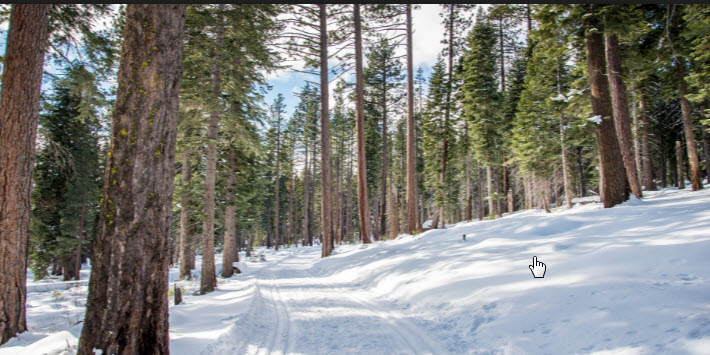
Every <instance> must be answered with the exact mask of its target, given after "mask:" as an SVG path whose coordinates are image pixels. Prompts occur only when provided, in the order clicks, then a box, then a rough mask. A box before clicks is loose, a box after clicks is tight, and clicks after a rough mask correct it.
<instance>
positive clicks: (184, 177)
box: [180, 128, 195, 280]
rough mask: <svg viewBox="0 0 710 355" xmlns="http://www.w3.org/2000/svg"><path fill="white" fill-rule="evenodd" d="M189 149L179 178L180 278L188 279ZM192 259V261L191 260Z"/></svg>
mask: <svg viewBox="0 0 710 355" xmlns="http://www.w3.org/2000/svg"><path fill="white" fill-rule="evenodd" d="M190 132H192V130H191V129H190V128H188V129H187V130H185V138H188V137H190V135H191V134H190ZM190 155H191V151H190V149H189V148H188V147H187V146H186V147H185V150H184V151H183V156H182V167H181V171H180V173H181V180H180V184H181V185H182V195H181V196H180V280H190V279H191V278H192V272H191V271H192V269H193V267H194V260H195V240H194V238H193V236H192V233H191V230H190V178H191V177H192V170H191V167H190ZM191 261H192V262H191Z"/></svg>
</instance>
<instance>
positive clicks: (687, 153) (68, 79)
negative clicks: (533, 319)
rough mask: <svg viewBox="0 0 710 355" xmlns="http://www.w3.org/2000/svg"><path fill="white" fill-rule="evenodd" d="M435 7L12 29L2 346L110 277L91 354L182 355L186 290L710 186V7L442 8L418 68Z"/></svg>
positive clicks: (282, 7) (239, 11) (90, 13)
mask: <svg viewBox="0 0 710 355" xmlns="http://www.w3.org/2000/svg"><path fill="white" fill-rule="evenodd" d="M419 7H420V5H411V4H379V5H375V4H368V5H360V4H327V5H326V4H320V5H296V4H289V5H286V4H195V5H192V4H188V5H185V4H178V5H162V4H128V5H108V4H98V5H96V4H14V5H0V21H2V23H3V24H5V27H2V28H4V29H5V30H4V31H5V32H6V33H3V34H2V35H3V36H6V37H7V40H6V41H5V43H4V45H3V46H4V47H5V54H4V55H3V56H2V57H0V59H1V60H2V62H1V65H2V77H1V78H0V80H1V85H0V344H3V343H6V342H8V341H10V340H11V339H13V338H15V337H17V336H18V334H21V333H23V332H25V331H27V330H28V324H27V320H26V318H27V316H26V314H27V309H26V304H27V302H28V301H27V297H28V291H27V289H26V287H27V286H26V279H28V275H31V278H30V279H29V280H35V281H38V280H43V279H45V280H48V279H51V278H55V279H56V278H59V279H61V280H63V281H79V280H81V279H82V275H81V270H82V268H83V269H85V270H87V269H89V265H90V276H89V282H88V295H87V298H86V313H85V316H84V318H83V320H82V321H81V322H83V323H82V329H81V336H80V337H79V342H78V347H77V348H76V351H77V353H79V354H93V353H94V351H96V350H102V351H104V354H114V353H116V354H118V353H120V354H124V353H127V354H153V353H155V354H157V353H160V354H167V353H169V352H170V341H171V340H170V337H169V331H170V330H169V327H168V312H169V307H170V303H169V302H170V300H171V297H174V292H177V286H176V288H175V291H174V290H173V289H171V288H169V287H168V285H169V283H170V282H171V281H173V280H169V270H170V269H173V268H175V269H176V270H179V271H177V272H179V276H178V280H190V281H193V282H196V283H197V284H198V285H199V288H198V290H196V295H195V297H205V296H198V294H199V295H208V294H210V293H213V292H214V291H215V290H219V288H220V285H221V282H222V281H220V280H222V279H226V278H233V277H237V276H238V275H237V276H234V275H235V273H240V272H242V271H243V270H240V267H237V266H235V265H241V264H236V263H237V262H244V261H246V260H249V259H248V258H252V257H258V256H259V255H261V254H260V253H257V252H256V250H257V249H258V250H272V251H273V252H274V253H275V252H277V251H283V250H291V249H298V248H303V247H315V248H317V249H318V250H319V257H320V258H325V259H328V258H332V256H334V255H336V254H337V252H335V250H336V249H337V248H338V247H339V246H347V245H366V244H371V243H378V242H382V241H388V240H389V241H393V240H397V239H400V238H401V236H402V235H408V236H414V237H416V236H418V235H421V234H422V233H424V232H425V231H429V230H437V229H448V228H451V226H452V225H454V224H457V223H459V222H471V221H496V220H499V219H500V223H502V224H504V220H505V219H504V217H506V216H513V215H514V214H515V213H519V212H520V211H526V210H538V211H543V213H544V214H553V213H555V212H556V211H562V210H569V209H572V208H573V205H574V203H573V199H579V198H590V197H591V198H592V199H596V200H595V201H598V202H599V203H600V204H601V206H603V208H605V209H607V208H612V207H614V206H618V205H621V204H624V203H627V202H628V201H634V200H635V199H638V200H643V199H644V197H645V196H646V195H648V194H649V193H651V194H652V193H654V192H655V191H657V190H662V189H664V188H669V187H677V188H678V189H681V190H682V189H686V184H687V187H689V188H690V191H700V190H702V189H703V188H704V181H705V182H706V183H709V184H710V137H708V134H709V132H710V131H709V130H708V125H710V6H708V5H705V4H616V5H601V4H495V5H482V4H440V5H438V6H437V9H438V11H439V13H438V21H439V22H440V23H441V25H442V26H441V28H442V29H443V32H442V33H441V38H439V41H440V43H441V44H442V50H441V51H440V53H438V55H437V57H436V61H435V63H434V64H433V65H432V66H422V65H419V66H418V67H415V64H414V63H415V60H416V59H415V58H416V57H417V56H418V53H417V51H416V50H415V49H416V48H417V46H415V42H416V41H418V38H417V37H418V35H419V34H420V33H418V31H414V30H413V12H416V11H417V10H419ZM415 20H416V19H415ZM99 24H100V25H99ZM418 29H419V31H420V32H421V31H422V30H426V29H425V28H422V27H419V28H418ZM285 73H298V74H299V75H301V76H300V77H302V78H305V79H304V80H303V82H302V84H299V87H297V88H293V90H292V88H291V87H286V88H285V89H284V88H283V87H280V86H279V85H281V84H279V83H278V82H276V81H274V80H273V79H274V78H276V77H278V76H279V75H285ZM282 86H283V85H282ZM277 91H278V93H276V92H277ZM289 96H291V97H289ZM267 97H268V98H269V99H267ZM271 98H273V100H272V99H271ZM287 102H296V104H295V105H294V106H293V107H289V105H288V104H287ZM654 196H655V195H654ZM582 200H583V199H582ZM465 237H466V234H464V239H465ZM304 250H305V249H304ZM196 260H199V262H196ZM28 272H29V274H28ZM528 276H529V275H528ZM84 277H85V276H84ZM175 303H176V304H177V303H178V302H177V301H175ZM171 319H172V318H171ZM459 350H460V349H459ZM466 351H468V350H466ZM570 351H571V352H575V350H574V349H572V350H570ZM285 352H286V351H285V350H284V353H285Z"/></svg>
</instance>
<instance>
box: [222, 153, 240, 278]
mask: <svg viewBox="0 0 710 355" xmlns="http://www.w3.org/2000/svg"><path fill="white" fill-rule="evenodd" d="M227 164H228V167H227V196H225V197H226V198H225V199H226V200H227V204H226V206H225V207H224V248H223V252H222V277H231V276H232V274H234V269H233V268H232V265H233V264H232V263H233V262H234V261H235V260H234V259H235V257H234V244H236V242H237V221H236V217H237V216H236V214H237V206H236V183H237V156H236V155H235V153H234V149H232V148H229V152H227Z"/></svg>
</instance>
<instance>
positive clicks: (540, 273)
mask: <svg viewBox="0 0 710 355" xmlns="http://www.w3.org/2000/svg"><path fill="white" fill-rule="evenodd" d="M528 267H530V271H531V272H532V274H533V276H535V278H536V279H541V278H543V277H545V270H546V269H547V268H546V267H545V263H543V262H541V261H537V256H533V264H532V265H528Z"/></svg>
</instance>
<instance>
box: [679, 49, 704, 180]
mask: <svg viewBox="0 0 710 355" xmlns="http://www.w3.org/2000/svg"><path fill="white" fill-rule="evenodd" d="M675 67H676V72H677V74H678V96H679V97H680V107H681V110H682V111H683V131H684V133H685V149H686V150H687V151H688V165H689V166H690V185H691V186H692V188H693V191H697V190H701V189H702V188H703V181H702V178H701V174H700V161H699V160H698V148H697V147H696V146H695V133H693V117H692V116H691V114H692V113H691V112H692V110H691V108H690V101H688V99H687V98H686V97H685V95H686V92H687V84H686V83H685V68H684V62H682V61H679V60H678V58H676V60H675Z"/></svg>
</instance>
